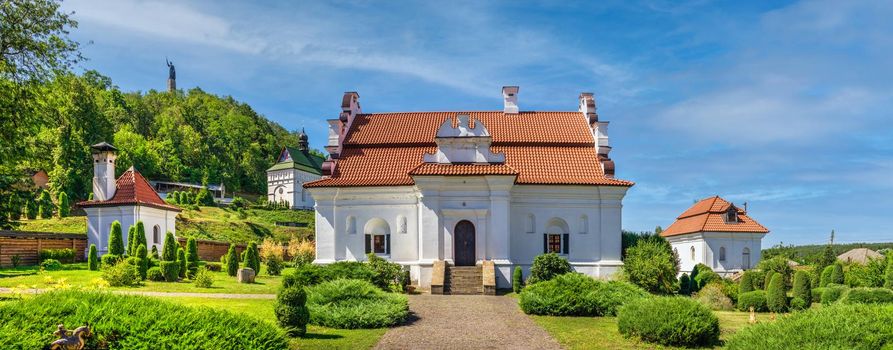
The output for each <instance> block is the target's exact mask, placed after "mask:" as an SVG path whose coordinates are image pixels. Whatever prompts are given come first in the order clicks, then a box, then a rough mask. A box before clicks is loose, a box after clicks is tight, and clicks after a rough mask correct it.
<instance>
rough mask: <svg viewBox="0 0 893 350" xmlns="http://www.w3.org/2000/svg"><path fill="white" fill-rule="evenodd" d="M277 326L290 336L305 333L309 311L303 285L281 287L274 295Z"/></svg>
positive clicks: (298, 335) (299, 335) (308, 320)
mask: <svg viewBox="0 0 893 350" xmlns="http://www.w3.org/2000/svg"><path fill="white" fill-rule="evenodd" d="M273 311H274V312H275V313H276V320H278V321H279V326H280V327H282V329H285V332H286V333H287V334H288V335H290V336H292V337H302V336H304V334H306V333H307V323H309V322H310V311H309V310H308V309H307V293H306V292H305V291H304V287H303V286H291V287H289V288H283V289H281V290H280V291H279V294H277V295H276V306H275V309H274V310H273Z"/></svg>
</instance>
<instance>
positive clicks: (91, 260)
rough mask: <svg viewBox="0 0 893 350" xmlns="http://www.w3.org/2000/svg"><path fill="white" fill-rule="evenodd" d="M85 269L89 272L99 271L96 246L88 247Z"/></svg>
mask: <svg viewBox="0 0 893 350" xmlns="http://www.w3.org/2000/svg"><path fill="white" fill-rule="evenodd" d="M87 268H88V269H90V271H96V270H99V255H98V253H97V252H96V245H95V244H91V245H90V253H89V254H87Z"/></svg>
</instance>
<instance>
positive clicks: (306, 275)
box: [282, 261, 374, 288]
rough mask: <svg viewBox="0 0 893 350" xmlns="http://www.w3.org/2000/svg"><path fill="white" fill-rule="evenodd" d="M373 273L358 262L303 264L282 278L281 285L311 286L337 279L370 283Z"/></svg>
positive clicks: (286, 286)
mask: <svg viewBox="0 0 893 350" xmlns="http://www.w3.org/2000/svg"><path fill="white" fill-rule="evenodd" d="M373 278H374V273H373V272H372V269H371V268H369V266H367V265H366V264H364V263H361V262H358V261H339V262H335V263H331V264H328V265H314V264H304V265H300V266H298V267H297V268H295V271H294V272H292V273H290V274H286V275H285V276H283V278H282V285H283V287H285V288H288V287H290V286H293V285H299V286H312V285H316V284H319V283H322V282H328V281H334V280H337V279H357V280H364V281H369V282H370V283H371V282H372V280H373Z"/></svg>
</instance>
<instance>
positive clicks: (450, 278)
mask: <svg viewBox="0 0 893 350" xmlns="http://www.w3.org/2000/svg"><path fill="white" fill-rule="evenodd" d="M445 277H446V278H444V281H443V284H444V285H443V290H444V292H445V293H444V294H446V293H449V294H476V295H480V294H483V273H482V269H481V266H480V265H477V266H450V265H447V266H446V274H445Z"/></svg>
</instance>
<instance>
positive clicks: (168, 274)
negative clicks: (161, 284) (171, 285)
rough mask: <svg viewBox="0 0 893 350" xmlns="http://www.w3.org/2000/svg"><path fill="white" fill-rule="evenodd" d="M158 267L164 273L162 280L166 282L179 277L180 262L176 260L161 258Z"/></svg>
mask: <svg viewBox="0 0 893 350" xmlns="http://www.w3.org/2000/svg"><path fill="white" fill-rule="evenodd" d="M158 267H160V268H161V273H162V274H164V280H165V281H167V282H176V281H177V279H178V278H179V277H180V262H178V261H164V260H162V261H161V262H160V263H159V265H158Z"/></svg>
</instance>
